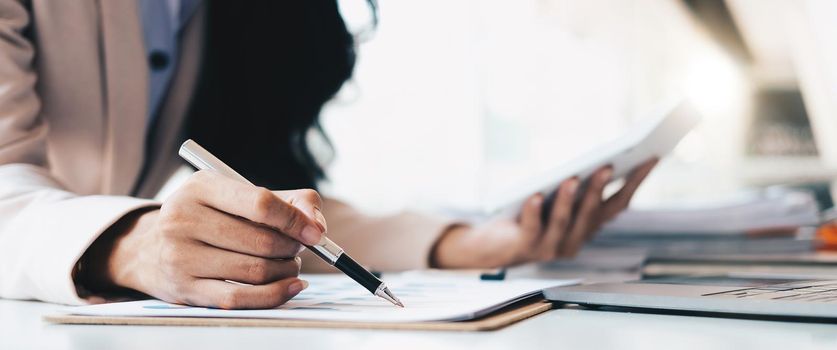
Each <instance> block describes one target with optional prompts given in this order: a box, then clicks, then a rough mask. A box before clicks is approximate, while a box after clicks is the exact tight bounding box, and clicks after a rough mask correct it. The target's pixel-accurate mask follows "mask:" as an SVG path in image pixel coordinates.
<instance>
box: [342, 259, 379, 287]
mask: <svg viewBox="0 0 837 350" xmlns="http://www.w3.org/2000/svg"><path fill="white" fill-rule="evenodd" d="M334 267H336V268H338V269H339V270H340V271H343V273H345V274H346V275H347V276H349V277H351V278H352V279H353V280H355V281H356V282H357V283H360V285H361V286H363V287H364V288H366V289H367V290H369V292H370V293H372V294H375V291H377V290H378V286H380V285H381V283H383V282H381V280H379V279H378V278H377V277H375V275H373V274H372V273H371V272H369V271H367V270H366V269H365V268H363V266H360V264H358V263H357V262H356V261H355V260H354V259H352V258H351V257H349V254H346V253H343V254H341V255H340V257H339V258H337V262H335V263H334Z"/></svg>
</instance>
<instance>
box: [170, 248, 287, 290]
mask: <svg viewBox="0 0 837 350" xmlns="http://www.w3.org/2000/svg"><path fill="white" fill-rule="evenodd" d="M195 254H197V255H201V256H205V257H212V258H211V259H190V260H191V261H188V260H187V261H181V262H180V264H179V266H181V268H182V269H184V270H185V271H189V274H190V275H192V276H193V277H197V278H211V279H219V280H230V281H236V282H241V283H249V284H268V283H272V282H275V281H278V280H281V279H285V278H288V277H296V276H298V275H299V269H300V267H301V266H302V263H301V260H300V259H299V258H298V257H297V258H293V259H265V258H258V257H254V256H250V255H244V254H238V253H234V252H229V251H225V250H222V249H218V248H214V247H209V246H202V247H196V248H195ZM183 260H186V259H183Z"/></svg>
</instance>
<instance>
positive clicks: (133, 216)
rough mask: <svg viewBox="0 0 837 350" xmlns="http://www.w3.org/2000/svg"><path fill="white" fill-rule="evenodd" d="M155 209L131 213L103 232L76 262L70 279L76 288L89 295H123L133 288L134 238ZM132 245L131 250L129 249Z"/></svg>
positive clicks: (148, 222) (153, 216) (147, 225)
mask: <svg viewBox="0 0 837 350" xmlns="http://www.w3.org/2000/svg"><path fill="white" fill-rule="evenodd" d="M157 212H158V210H157V209H149V208H146V209H141V210H136V211H133V212H131V213H129V214H127V215H125V216H123V217H122V218H121V219H119V220H118V221H117V222H116V223H114V224H113V225H111V226H110V227H109V228H108V229H107V230H105V231H104V232H103V233H102V234H101V235H100V236H99V237H98V238H97V239H96V240H95V241H94V242H93V243H92V244H91V245H90V247H89V248H88V249H87V251H85V253H84V255H83V256H82V257H81V259H79V263H78V267H77V274H76V276H74V278H75V281H76V285H77V286H78V287H79V288H78V289H80V290H82V291H85V292H87V293H89V294H93V295H102V294H117V293H125V292H128V291H130V290H131V289H135V286H136V283H134V280H135V278H134V276H133V275H134V274H133V273H132V272H131V271H132V269H131V266H132V265H131V262H132V261H133V260H135V259H133V258H132V257H131V254H134V252H135V251H136V245H135V242H132V241H133V240H135V239H136V237H137V236H141V233H142V232H144V231H146V230H148V228H149V226H150V221H152V220H153V219H154V218H156V214H157ZM132 246H133V249H131V248H132Z"/></svg>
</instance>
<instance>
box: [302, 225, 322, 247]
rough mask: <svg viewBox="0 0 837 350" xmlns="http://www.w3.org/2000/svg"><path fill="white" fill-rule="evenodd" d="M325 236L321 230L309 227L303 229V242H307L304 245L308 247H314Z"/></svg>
mask: <svg viewBox="0 0 837 350" xmlns="http://www.w3.org/2000/svg"><path fill="white" fill-rule="evenodd" d="M322 236H323V232H322V231H320V229H318V228H316V227H314V226H311V225H308V226H305V228H304V229H302V240H303V241H305V242H303V243H305V244H308V245H314V244H317V243H319V242H320V239H321V238H322Z"/></svg>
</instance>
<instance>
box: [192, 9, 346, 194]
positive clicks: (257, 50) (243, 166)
mask: <svg viewBox="0 0 837 350" xmlns="http://www.w3.org/2000/svg"><path fill="white" fill-rule="evenodd" d="M207 6H208V8H207V11H208V13H207V17H206V19H207V26H206V41H205V45H206V47H205V51H204V60H203V67H202V73H201V77H200V79H199V82H198V84H199V85H198V87H197V90H196V95H195V98H194V99H193V103H192V107H191V110H190V115H189V122H188V124H187V127H186V130H185V131H186V132H185V136H186V137H189V138H193V139H195V141H197V142H199V143H201V144H202V145H203V146H204V147H206V148H207V149H208V150H210V151H211V152H213V153H215V154H216V155H217V156H218V157H219V158H221V159H224V160H225V161H226V162H228V163H229V165H230V166H231V167H233V168H234V169H236V170H238V171H239V172H240V173H241V174H242V175H244V177H246V178H248V179H250V180H251V181H253V182H254V183H255V184H257V185H260V186H266V187H269V188H272V189H291V188H315V187H316V181H317V180H318V179H320V178H322V177H323V169H322V167H321V165H319V164H318V163H317V161H316V160H315V159H314V157H313V155H312V154H311V152H310V150H309V148H308V145H307V144H306V133H307V132H308V131H309V130H311V129H312V128H314V129H315V130H319V131H320V132H322V128H321V127H320V125H319V121H318V116H319V114H320V110H321V108H322V106H323V104H324V103H325V102H327V101H328V100H329V99H331V98H332V97H333V96H334V95H335V94H336V93H337V91H338V90H339V89H340V87H341V86H342V84H343V83H344V82H345V81H346V80H348V79H349V78H350V77H351V74H352V68H353V67H354V62H355V51H354V42H353V38H352V35H351V34H350V33H349V32H348V30H347V29H346V25H345V23H344V22H343V19H342V18H341V16H340V13H339V11H338V7H337V3H336V1H335V0H302V1H224V0H221V1H210V2H209V3H208V4H207Z"/></svg>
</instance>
